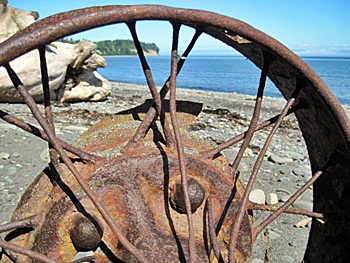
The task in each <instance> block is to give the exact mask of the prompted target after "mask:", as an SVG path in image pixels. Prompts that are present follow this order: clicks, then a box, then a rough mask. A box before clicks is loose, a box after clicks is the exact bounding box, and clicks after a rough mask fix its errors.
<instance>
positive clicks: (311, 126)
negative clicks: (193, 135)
mask: <svg viewBox="0 0 350 263" xmlns="http://www.w3.org/2000/svg"><path fill="white" fill-rule="evenodd" d="M73 18H74V22H75V23H74V24H73V23H72V21H73ZM141 20H166V21H170V22H171V23H172V25H173V36H174V40H173V48H172V69H171V74H170V78H169V82H168V83H169V84H168V86H165V88H164V91H163V93H162V91H161V92H160V94H158V92H157V91H156V90H155V86H154V83H153V80H152V75H151V72H150V70H149V67H148V64H147V61H146V59H145V58H144V57H143V56H142V54H141V53H142V52H140V50H138V51H139V57H140V60H141V64H142V65H143V69H144V72H145V75H146V78H147V81H148V85H149V88H150V92H151V94H152V96H153V99H154V107H153V108H151V110H150V111H151V113H149V115H148V116H149V117H148V119H150V122H148V123H147V121H144V122H143V124H142V125H140V126H139V127H138V131H137V132H136V135H135V136H134V137H133V138H130V139H129V143H128V144H127V145H126V146H125V149H124V153H127V152H130V151H132V150H133V149H134V148H135V146H136V147H137V146H138V145H139V142H140V141H143V140H142V139H140V138H141V137H142V135H143V134H144V133H145V131H146V130H148V128H149V127H150V125H151V124H150V123H151V121H152V119H153V118H154V117H155V116H156V115H158V114H159V115H161V116H162V114H163V108H162V107H163V106H164V105H163V103H164V101H163V99H164V97H165V94H166V93H167V91H170V106H169V108H170V110H169V111H170V114H169V115H170V116H168V117H165V118H164V119H163V120H162V124H161V126H162V127H163V131H164V134H163V136H164V139H165V144H166V147H167V148H172V149H177V156H178V159H179V170H180V174H182V176H183V178H186V169H187V168H186V165H185V163H186V161H185V159H186V157H185V156H186V154H185V152H184V145H183V138H182V136H183V135H181V133H180V128H181V125H180V127H178V122H179V120H180V122H181V117H179V116H178V115H177V114H176V109H175V104H176V93H175V86H176V75H177V70H178V68H180V69H181V66H182V63H184V61H183V60H180V62H179V63H176V59H177V56H178V54H177V45H178V43H177V41H178V32H179V30H180V26H181V25H185V26H189V27H192V28H195V29H196V33H195V35H194V37H193V44H194V42H195V41H196V39H197V37H198V36H199V35H200V34H201V33H206V34H209V35H211V36H213V37H215V38H217V39H218V40H219V41H221V42H224V43H226V44H227V45H229V46H231V47H233V48H234V49H236V50H237V51H239V52H240V53H241V54H243V55H244V56H246V57H247V58H248V59H249V60H251V61H252V62H253V63H254V64H255V65H256V66H257V67H258V68H260V69H261V71H262V72H261V79H260V85H259V88H258V92H257V99H256V106H255V108H256V110H255V112H254V114H253V117H252V119H251V124H250V128H248V131H247V133H246V135H245V139H244V142H243V144H242V145H243V146H242V148H241V149H242V150H241V152H239V153H238V155H237V156H238V157H236V160H235V162H234V164H233V167H231V169H232V171H231V172H232V175H236V172H237V167H238V164H239V163H240V160H241V157H240V154H243V152H244V150H245V149H246V147H248V144H249V142H250V139H251V136H253V134H254V130H255V129H256V126H257V121H258V119H259V111H260V106H261V105H260V104H261V100H262V98H263V89H264V85H265V80H266V77H269V78H270V79H271V80H272V81H273V82H274V84H275V85H276V87H277V88H278V89H279V90H280V92H281V93H282V95H283V96H284V97H285V98H286V100H287V104H286V106H285V108H284V109H283V110H282V111H281V115H280V118H279V119H277V120H276V123H275V124H274V125H275V128H276V129H277V128H278V126H279V123H280V121H282V119H283V116H284V115H287V114H288V111H290V110H292V111H295V115H296V117H297V119H298V122H299V126H300V129H301V130H302V132H303V137H304V139H305V142H306V144H307V146H308V152H309V156H310V162H311V168H312V172H313V178H312V179H311V181H310V185H311V184H312V183H313V181H316V179H317V181H316V183H315V184H314V211H315V212H319V213H322V215H320V214H319V213H318V214H317V213H315V214H314V215H317V216H319V217H321V216H322V218H323V220H324V221H325V222H326V223H324V224H321V223H319V222H318V221H316V220H314V222H313V224H312V228H311V232H310V237H309V243H308V247H307V250H306V253H305V260H306V261H310V262H313V261H316V260H317V259H318V258H320V257H322V258H325V260H327V261H332V260H334V259H338V260H339V259H342V258H344V259H345V258H346V257H347V256H348V252H346V251H347V249H346V244H347V241H348V240H349V235H348V234H346V233H349V231H348V230H349V229H348V228H347V227H346V224H345V223H344V222H346V219H347V217H348V216H347V215H348V208H347V207H348V205H347V203H348V200H347V199H348V198H347V196H348V195H347V194H346V193H347V191H348V188H349V182H348V181H349V179H348V177H349V176H348V173H349V162H348V161H349V160H348V159H349V139H350V129H349V127H350V125H349V121H348V119H347V117H346V115H345V113H344V111H343V109H342V107H341V105H340V104H339V103H338V102H337V100H336V99H335V97H334V96H333V94H332V93H331V92H330V91H329V89H328V88H327V86H326V84H325V83H324V82H323V80H322V79H321V78H320V77H319V76H318V75H317V74H316V73H314V72H313V71H312V70H311V69H310V68H309V67H308V66H307V65H306V64H305V62H303V61H302V60H301V59H300V58H299V57H298V56H296V55H295V54H294V53H292V52H291V51H290V50H288V49H287V48H286V47H284V46H283V45H282V44H280V43H279V42H277V41H276V40H274V39H272V38H271V37H269V36H267V35H266V34H264V33H262V32H260V31H258V30H256V29H254V28H252V27H250V26H249V25H247V24H245V23H243V22H241V21H238V20H235V19H233V18H229V17H225V16H221V15H218V14H214V13H210V12H205V11H197V10H186V9H175V8H170V7H165V6H152V5H145V6H106V7H93V8H88V9H83V10H76V11H71V12H67V13H62V14H58V15H55V16H52V17H50V18H47V19H43V20H41V21H38V22H37V23H35V24H33V25H31V26H29V27H28V28H27V29H25V30H23V31H21V32H19V33H18V34H16V35H15V36H13V37H12V38H10V39H9V40H7V41H5V42H4V43H2V44H1V45H0V65H2V66H4V67H5V68H6V69H7V71H8V72H9V75H10V77H11V78H12V81H13V83H14V85H15V86H16V88H17V89H18V91H19V92H20V94H21V96H22V97H23V98H24V100H25V101H26V103H27V104H28V106H29V107H30V108H31V109H32V110H33V113H34V115H35V116H36V118H37V119H38V121H39V123H40V124H41V126H42V128H43V130H44V132H43V134H42V136H43V137H45V136H46V137H48V140H49V141H50V142H51V144H52V145H53V148H54V149H55V150H56V151H57V152H58V154H59V155H60V157H61V158H62V159H63V162H64V163H66V165H67V167H68V169H69V170H70V171H71V172H72V173H74V174H75V177H77V178H78V181H80V186H81V187H82V188H84V191H85V192H86V193H87V195H88V196H89V198H90V199H92V200H93V202H95V205H96V204H97V207H98V209H97V210H99V211H98V213H101V214H102V215H103V216H102V217H103V219H104V220H105V221H107V222H108V223H107V225H109V227H111V228H112V232H113V233H114V234H115V236H116V238H117V239H118V240H119V242H120V243H121V244H122V245H123V247H124V248H126V249H127V251H128V253H130V254H132V255H133V256H134V257H135V258H137V260H139V261H141V262H146V258H145V257H144V255H143V254H142V253H139V249H138V248H137V247H135V246H134V245H133V244H132V243H130V242H129V241H128V240H124V238H125V237H124V235H123V233H121V232H120V229H119V227H117V226H116V225H115V223H113V221H112V220H111V216H110V215H109V212H108V211H106V209H104V208H103V206H102V208H101V206H100V205H99V204H100V203H101V202H100V201H99V200H98V199H96V196H94V194H93V193H90V192H91V190H89V186H88V185H87V184H86V182H84V180H83V179H82V180H80V179H79V178H81V172H80V171H79V170H77V168H76V167H75V166H74V165H73V164H72V163H71V161H70V160H69V157H68V156H67V155H66V154H65V152H64V150H63V149H65V150H68V151H71V152H73V153H75V154H77V155H78V156H79V157H80V158H81V159H84V160H85V161H88V162H91V163H99V162H105V160H103V158H100V157H98V156H95V155H91V154H89V153H88V152H86V151H83V152H82V151H79V150H77V149H76V148H72V147H71V146H69V145H67V144H65V143H63V142H61V141H59V140H58V139H57V137H56V136H55V134H54V130H53V126H54V124H53V118H52V112H51V110H50V108H51V106H50V102H49V99H46V100H45V105H46V109H47V111H46V117H45V118H46V120H45V118H44V117H43V116H41V114H40V113H39V112H38V111H37V110H36V109H35V108H36V106H35V103H33V101H32V100H31V97H30V95H29V94H27V92H26V90H25V87H23V86H22V85H21V82H20V80H19V79H18V77H17V75H16V73H15V72H13V71H12V69H11V67H10V66H9V64H8V63H9V62H10V61H12V60H13V59H15V58H17V57H19V56H21V55H23V54H25V53H26V52H29V51H31V50H33V49H38V50H39V52H40V56H41V61H42V72H43V73H42V78H43V88H44V91H45V90H46V92H47V90H48V88H49V87H48V78H47V73H46V72H47V69H46V63H45V62H44V61H45V48H44V46H45V44H48V43H51V42H52V41H54V40H57V39H59V38H62V37H65V36H67V35H70V34H73V33H76V32H81V31H83V30H87V29H90V28H95V27H99V26H103V25H108V24H114V23H126V24H127V25H128V27H129V29H130V31H131V33H132V35H133V38H134V42H135V45H136V47H138V44H137V43H138V37H137V33H136V30H135V22H137V21H141ZM83 21H84V23H83ZM22 43H26V44H25V45H23V44H22ZM192 47H193V46H192V43H191V44H189V47H188V51H190V50H191V49H192ZM187 56H188V54H186V52H185V54H184V57H187ZM293 106H294V107H293ZM1 116H2V118H3V119H4V120H6V121H9V122H11V123H14V124H16V125H22V124H23V123H20V122H19V121H17V120H15V119H14V118H12V116H10V115H7V114H5V113H4V112H2V114H1ZM146 118H147V117H146ZM45 122H47V123H45ZM170 125H171V126H172V127H173V129H170ZM22 126H23V125H22ZM272 136H273V132H272V133H271V138H272ZM231 144H232V140H231V141H228V142H226V143H223V144H221V145H220V146H219V147H217V148H212V149H210V150H207V151H205V152H204V153H202V155H201V156H202V157H203V158H204V157H205V158H209V159H212V158H213V157H214V156H216V155H217V154H218V153H219V152H220V151H221V150H223V149H225V148H227V147H229V145H231ZM268 144H269V141H267V142H266V143H265V145H266V147H268ZM194 147H196V146H194ZM266 149H267V148H266ZM263 150H264V147H263ZM263 156H264V153H263V152H262V153H261V155H260V157H258V159H257V161H256V166H255V168H254V171H253V172H252V177H251V181H250V183H248V186H247V188H246V190H245V191H244V190H242V192H241V193H240V194H241V195H242V196H241V197H240V200H241V201H240V203H241V204H242V205H240V206H239V208H238V210H239V212H238V215H237V216H235V220H234V221H235V222H234V223H233V224H232V225H233V226H232V227H233V231H232V232H233V233H237V235H236V234H232V235H231V236H230V238H229V242H228V243H229V244H230V245H229V247H230V248H229V249H228V251H229V252H228V253H229V259H230V261H232V262H233V261H234V260H235V258H236V260H237V261H239V255H238V254H237V253H236V254H235V251H236V250H235V248H236V247H237V248H242V246H241V247H240V245H239V243H240V242H241V244H242V241H239V242H238V245H237V246H236V243H237V240H238V238H239V237H238V233H239V232H240V230H241V229H242V228H241V223H237V222H240V220H243V222H248V220H249V219H248V218H247V211H248V210H252V209H257V207H256V206H255V207H254V206H253V207H252V206H249V205H252V204H250V203H249V201H248V199H247V198H248V195H249V192H250V190H251V187H252V186H253V183H254V181H255V177H256V176H257V173H258V171H259V168H260V162H262V158H263ZM259 158H260V159H259ZM51 161H52V165H53V166H54V167H56V169H57V170H60V169H58V166H59V164H58V162H59V160H58V158H57V156H55V154H54V153H52V154H51ZM80 169H83V168H80ZM67 174H68V171H67ZM321 175H322V176H321ZM61 176H62V175H61ZM319 176H320V179H318V177H319ZM190 177H191V176H190ZM233 177H234V178H235V176H233ZM183 183H184V185H183V187H184V189H187V187H188V186H187V180H185V179H183ZM307 187H308V185H305V186H304V188H305V189H306V188H307ZM184 193H185V196H186V195H187V193H186V191H185V192H184ZM330 193H331V194H330ZM298 195H299V193H298V194H296V195H295V198H296V197H298ZM186 199H188V200H187V201H186V202H185V204H186V203H187V204H186V205H185V206H186V208H185V210H188V209H190V208H189V203H190V199H189V197H185V200H186ZM207 200H208V199H207ZM293 201H294V200H293V199H291V200H290V201H289V204H290V203H292V202H293ZM286 204H288V202H287V203H286ZM286 206H287V205H286ZM282 210H284V208H282V209H280V211H281V212H283V211H282ZM275 215H276V214H275ZM272 217H273V216H272ZM187 218H188V222H189V226H190V227H189V241H188V257H189V258H190V259H191V261H194V260H195V258H196V257H197V256H198V253H197V252H196V243H195V237H194V232H193V231H194V230H193V224H192V223H191V221H192V219H191V213H188V216H187ZM244 218H245V219H244ZM99 220H100V219H99ZM269 222H270V221H269V220H268V221H266V222H265V223H266V224H267V223H269ZM339 222H340V223H339ZM265 223H264V224H262V225H260V226H258V227H257V228H254V229H252V238H251V239H250V241H249V242H247V243H249V245H248V244H246V241H244V242H243V244H244V245H243V248H245V249H246V250H247V251H250V250H251V245H252V243H253V241H254V240H255V238H256V236H257V234H258V233H260V232H261V230H262V229H263V227H264V226H265ZM242 224H243V225H244V224H245V223H242ZM191 225H192V227H191ZM191 228H192V230H191ZM344 230H345V231H344ZM248 232H249V231H248ZM249 235H250V234H247V235H246V236H249ZM333 239H337V241H338V243H337V247H336V246H335V245H334V242H330V240H333ZM1 246H3V247H4V248H6V249H9V250H11V249H12V250H14V251H16V250H15V249H14V248H9V247H8V246H9V244H7V243H3V242H1ZM241 250H242V249H241ZM243 250H244V249H243ZM17 252H18V251H17ZM22 252H23V249H22ZM325 252H327V254H325ZM243 254H244V256H243V259H242V260H247V259H249V257H250V256H251V254H250V253H249V252H246V253H243ZM34 256H36V255H34V254H31V257H34ZM41 257H42V258H41V260H43V261H44V260H45V258H43V257H44V256H43V255H41ZM101 262H102V261H101Z"/></svg>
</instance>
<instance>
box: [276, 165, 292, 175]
mask: <svg viewBox="0 0 350 263" xmlns="http://www.w3.org/2000/svg"><path fill="white" fill-rule="evenodd" d="M279 172H280V174H288V173H290V168H289V167H286V166H282V167H280V170H279Z"/></svg>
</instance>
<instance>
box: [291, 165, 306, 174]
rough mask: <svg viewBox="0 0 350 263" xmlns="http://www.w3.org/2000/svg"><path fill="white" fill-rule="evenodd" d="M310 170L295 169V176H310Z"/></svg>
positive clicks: (303, 168)
mask: <svg viewBox="0 0 350 263" xmlns="http://www.w3.org/2000/svg"><path fill="white" fill-rule="evenodd" d="M309 173H310V172H309V169H307V168H306V167H295V168H294V169H293V174H295V175H304V174H309Z"/></svg>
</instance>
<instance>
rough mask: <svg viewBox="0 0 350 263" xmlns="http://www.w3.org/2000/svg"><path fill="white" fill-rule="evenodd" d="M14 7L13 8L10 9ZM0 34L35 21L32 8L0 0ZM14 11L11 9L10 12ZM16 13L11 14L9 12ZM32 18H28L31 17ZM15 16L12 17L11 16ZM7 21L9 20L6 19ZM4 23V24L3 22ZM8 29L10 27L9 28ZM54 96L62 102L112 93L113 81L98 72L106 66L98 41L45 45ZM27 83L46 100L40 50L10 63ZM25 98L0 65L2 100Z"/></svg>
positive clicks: (37, 97) (6, 34) (37, 96)
mask: <svg viewBox="0 0 350 263" xmlns="http://www.w3.org/2000/svg"><path fill="white" fill-rule="evenodd" d="M10 9H11V10H12V11H11V10H10ZM1 10H2V12H1V14H0V16H4V17H6V19H5V20H1V18H0V21H1V22H0V30H1V31H0V36H3V37H4V39H6V38H7V37H9V36H10V35H11V34H13V33H15V32H14V31H16V30H17V31H18V30H21V29H23V28H24V27H25V24H27V25H29V24H30V23H32V22H34V20H35V19H36V18H37V16H33V12H31V13H29V12H25V11H22V10H19V11H16V12H14V11H13V10H18V9H14V8H12V7H10V6H8V5H7V1H4V0H0V11H1ZM10 11H11V12H10ZM9 12H10V13H12V14H17V15H18V17H16V16H14V15H12V16H11V15H9V14H8V13H9ZM30 17H31V18H32V19H29V18H30ZM11 19H12V20H11ZM19 21H20V22H19ZM5 22H6V23H5ZM4 23H5V24H4ZM6 30H7V31H6ZM46 61H47V65H48V74H49V82H50V83H49V84H50V94H51V100H58V101H61V102H72V101H82V100H89V101H98V100H104V99H106V98H107V96H108V95H109V94H110V93H111V90H112V85H111V83H110V82H109V81H108V80H106V79H104V78H103V77H102V76H101V75H100V74H98V73H97V72H96V69H97V68H98V67H106V61H105V59H104V58H103V57H102V56H100V55H98V54H96V45H95V44H94V43H92V42H89V41H87V40H83V41H81V42H79V43H78V44H75V45H73V44H68V43H62V42H54V43H51V44H50V45H47V46H46ZM10 65H11V67H12V68H13V70H14V71H15V72H16V73H17V74H18V76H19V78H20V79H21V81H22V83H23V84H24V86H25V87H26V88H27V90H28V91H29V93H30V94H31V95H32V96H33V98H34V100H35V101H37V102H42V101H43V99H44V98H43V90H42V83H41V71H40V60H39V52H38V51H37V50H33V51H31V52H29V53H27V54H25V55H23V56H21V57H19V58H17V59H15V60H14V61H12V62H11V63H10ZM22 101H23V100H22V98H21V97H20V95H19V94H18V93H17V91H16V89H15V88H14V87H13V84H12V82H11V80H10V78H9V77H8V75H7V72H6V70H5V69H4V68H0V102H22Z"/></svg>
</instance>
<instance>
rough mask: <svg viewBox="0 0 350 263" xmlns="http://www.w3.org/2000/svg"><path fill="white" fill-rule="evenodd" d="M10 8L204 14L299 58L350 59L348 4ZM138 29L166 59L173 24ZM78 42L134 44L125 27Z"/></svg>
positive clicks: (81, 3) (82, 1)
mask: <svg viewBox="0 0 350 263" xmlns="http://www.w3.org/2000/svg"><path fill="white" fill-rule="evenodd" d="M9 4H10V5H11V6H12V7H15V8H19V9H23V10H27V11H38V12H39V15H40V18H44V17H47V16H50V15H52V14H55V13H59V12H63V11H68V10H71V9H78V8H83V7H88V6H96V5H110V4H120V5H125V4H129V5H134V4H161V5H169V6H174V7H182V8H194V9H203V10H208V11H212V12H216V13H220V14H223V15H227V16H230V17H234V18H237V19H240V20H242V21H244V22H246V23H248V24H250V25H251V26H253V27H255V28H257V29H259V30H261V31H263V32H265V33H267V34H268V35H270V36H272V37H274V38H275V39H277V40H278V41H280V42H281V43H283V44H284V45H286V46H287V47H289V48H290V49H291V50H293V51H294V52H296V53H297V54H298V55H302V56H303V55H338V56H350V15H349V13H350V1H349V0H327V1H326V0H308V1H305V0H294V1H287V0H256V1H253V0H217V1H203V0H202V1H200V0H173V1H154V0H153V1H152V0H149V1H137V0H129V1H109V0H98V1H97V0H70V1H65V0H56V1H44V0H9ZM137 29H138V32H139V37H140V40H141V41H144V42H154V43H156V44H157V45H158V46H159V47H160V49H161V54H167V52H168V50H169V48H170V41H171V28H170V26H169V24H168V23H165V22H143V23H139V24H138V27H137ZM114 32H115V33H114ZM191 34H192V30H189V29H187V30H186V29H184V30H182V33H181V36H180V40H183V42H184V43H183V47H184V46H185V43H186V42H187V39H188V38H189V37H190V35H191ZM74 38H76V39H82V38H87V39H90V40H93V41H97V40H104V39H131V37H130V33H129V31H128V30H127V28H126V26H125V25H116V26H109V27H105V28H102V29H98V30H92V31H87V32H83V33H81V34H79V35H77V36H74ZM180 47H181V46H180ZM196 47H197V48H196V49H197V52H203V53H205V52H209V53H218V54H219V53H222V54H226V53H230V52H232V51H231V49H228V48H227V47H226V46H225V45H224V44H222V43H220V42H218V41H216V40H214V39H212V38H210V37H205V36H204V37H201V39H200V41H199V42H198V43H197V46H196Z"/></svg>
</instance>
